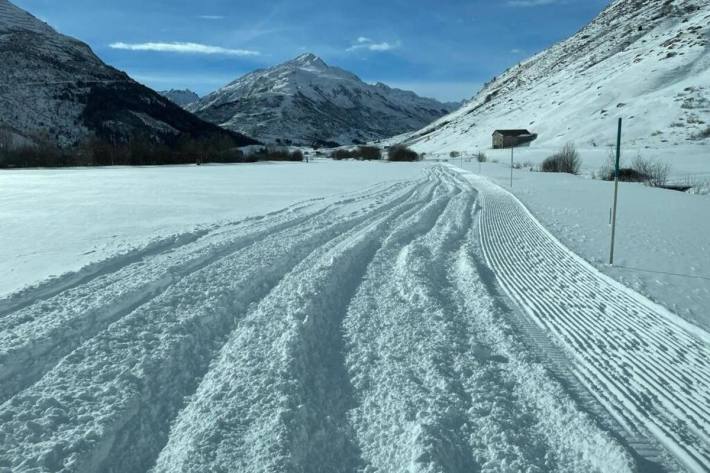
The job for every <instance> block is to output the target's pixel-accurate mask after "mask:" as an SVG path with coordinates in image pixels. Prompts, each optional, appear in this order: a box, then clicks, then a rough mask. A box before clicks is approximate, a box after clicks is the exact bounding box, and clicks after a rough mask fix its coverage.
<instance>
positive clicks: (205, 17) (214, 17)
mask: <svg viewBox="0 0 710 473" xmlns="http://www.w3.org/2000/svg"><path fill="white" fill-rule="evenodd" d="M197 18H199V19H201V20H224V19H225V18H226V17H224V16H222V15H200V16H198V17H197Z"/></svg>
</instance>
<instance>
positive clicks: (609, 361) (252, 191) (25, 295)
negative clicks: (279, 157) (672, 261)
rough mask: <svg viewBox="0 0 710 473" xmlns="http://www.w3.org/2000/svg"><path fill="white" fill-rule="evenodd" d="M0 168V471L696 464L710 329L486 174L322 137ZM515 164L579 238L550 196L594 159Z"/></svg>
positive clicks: (519, 184) (588, 216) (581, 224)
mask: <svg viewBox="0 0 710 473" xmlns="http://www.w3.org/2000/svg"><path fill="white" fill-rule="evenodd" d="M464 167H466V166H464ZM486 167H487V169H486V171H487V172H488V175H493V176H497V177H502V174H504V172H505V169H504V167H503V166H502V165H495V164H488V165H486ZM13 179H17V181H13ZM572 179H575V180H574V181H572ZM494 180H495V178H494ZM0 185H1V186H0V188H1V189H3V192H2V199H3V202H2V204H3V205H2V212H4V213H3V214H2V219H3V221H5V220H6V219H9V218H11V217H12V218H13V219H14V220H13V222H16V223H13V225H10V226H9V227H10V228H11V229H12V230H11V231H12V233H11V234H9V235H6V234H5V233H4V232H3V234H2V238H3V239H4V241H2V243H3V246H2V251H3V255H2V256H3V259H2V263H1V264H2V265H4V267H3V268H2V274H11V275H14V276H13V277H14V278H15V279H13V280H12V282H11V283H7V282H6V281H5V279H4V280H3V287H4V291H5V293H6V294H7V293H8V292H11V291H13V290H15V289H17V288H20V287H25V286H27V285H28V284H35V286H33V287H29V288H26V289H25V290H24V291H21V292H18V293H15V294H14V295H10V296H5V298H4V299H0V471H1V472H3V473H5V472H12V473H16V472H24V471H38V472H40V471H41V472H44V471H46V472H49V471H67V472H69V471H71V472H95V471H112V472H147V471H151V472H162V471H164V472H176V471H184V472H204V471H255V472H256V471H303V472H318V471H323V472H334V471H341V472H356V471H362V472H364V471H367V472H376V471H379V472H395V471H409V472H452V473H453V472H456V473H464V472H470V471H481V472H499V471H527V472H557V471H560V472H562V471H564V472H579V471H598V472H617V471H618V472H625V471H628V472H634V471H636V472H646V471H669V472H675V471H686V470H687V471H693V472H707V471H710V470H709V469H708V464H710V448H709V445H710V441H709V440H710V434H709V432H710V378H708V372H709V370H708V368H709V366H710V361H709V360H710V345H709V343H710V335H708V333H707V332H706V331H704V330H702V329H701V328H699V327H697V326H693V325H690V324H688V323H687V322H686V321H685V320H683V319H681V318H680V317H679V316H682V317H684V318H685V319H692V317H691V316H690V315H688V314H689V313H681V311H680V310H676V309H675V308H671V309H672V311H668V310H666V309H664V308H662V307H660V306H658V305H656V304H654V303H653V302H651V301H649V300H648V299H646V298H645V297H643V296H641V295H639V294H637V293H636V292H634V290H633V289H629V288H627V287H625V286H622V285H620V284H618V283H617V282H615V281H613V280H611V279H609V278H607V277H606V276H605V275H604V274H602V273H600V272H599V271H598V270H597V269H595V268H594V267H592V266H591V265H589V264H587V263H585V262H584V261H583V260H582V259H581V258H579V257H577V256H576V255H574V254H573V253H572V252H571V251H569V250H568V249H567V248H565V247H564V246H562V245H561V244H560V243H559V242H558V241H557V240H556V239H555V238H554V237H553V236H552V235H551V234H549V233H548V232H547V231H546V230H545V229H544V228H543V227H542V226H541V225H540V224H539V223H538V222H537V220H535V218H534V217H533V216H532V214H530V213H528V212H527V211H526V210H525V208H524V207H523V206H522V205H521V204H520V203H519V202H518V201H517V200H516V199H515V198H514V197H513V196H512V195H511V194H509V193H507V192H505V191H503V190H501V188H500V187H498V186H496V185H494V184H492V183H491V182H490V181H489V180H487V179H485V178H481V177H478V176H475V175H474V174H471V173H462V172H461V171H459V170H455V169H453V168H450V167H446V166H436V165H434V164H433V163H420V164H414V165H411V164H401V165H395V164H385V163H352V162H351V163H348V162H340V163H338V162H325V161H324V162H316V163H313V164H310V165H305V164H287V165H254V166H206V167H202V168H196V167H175V168H161V169H152V168H143V169H120V168H118V169H92V170H62V171H37V170H28V171H21V172H14V173H6V174H2V175H0ZM515 185H516V187H515V189H516V190H515V192H516V193H517V194H518V195H519V197H520V198H521V199H523V201H524V202H525V203H526V204H527V205H528V206H529V207H530V208H531V209H532V211H533V213H535V214H536V215H538V216H539V217H540V219H541V220H542V221H543V222H544V223H545V225H546V226H548V228H550V229H551V230H552V231H553V232H554V233H555V234H557V235H558V236H559V237H560V238H561V239H562V240H563V241H564V242H565V243H568V244H571V246H573V247H574V248H575V249H576V250H578V251H580V253H581V254H582V255H583V256H585V257H588V256H587V254H586V253H585V251H591V249H592V248H594V245H591V244H590V245H585V244H581V243H579V244H578V245H577V246H576V247H575V246H574V245H575V242H576V241H582V242H583V241H584V240H581V239H579V236H580V235H584V234H587V235H588V236H589V238H590V239H591V238H592V237H594V238H597V237H596V236H594V235H595V234H594V233H586V232H587V231H590V232H591V231H592V230H589V228H591V225H590V224H589V223H588V222H593V221H594V220H595V218H596V217H594V216H595V215H597V214H599V213H602V214H605V215H606V213H605V212H606V211H605V212H601V210H599V211H595V210H593V209H591V210H590V209H589V208H587V207H581V210H577V213H575V212H573V211H571V210H567V211H565V210H564V207H559V206H555V205H553V204H555V200H554V199H553V198H552V197H551V196H554V195H555V193H556V195H557V200H566V205H568V209H569V208H573V207H574V206H575V202H576V201H575V199H567V196H568V195H569V194H570V192H569V190H570V188H573V189H580V191H581V192H585V193H587V192H589V193H593V192H597V191H596V190H595V187H594V186H595V185H596V183H595V182H594V181H590V180H584V179H581V178H573V177H564V176H554V179H553V177H549V176H543V175H540V174H532V173H527V172H526V173H525V174H523V173H522V172H518V173H517V175H516V182H515ZM599 185H601V184H599ZM13 186H14V187H13ZM607 187H608V186H607ZM126 189H128V191H126ZM604 190H605V191H606V190H608V189H606V188H605V189H604ZM622 190H623V192H624V193H625V194H626V193H628V194H629V195H632V193H633V192H638V193H639V197H638V198H634V199H628V201H629V202H636V203H637V205H638V203H639V202H640V203H645V202H647V201H650V202H653V199H654V198H655V197H652V196H654V195H655V194H654V192H656V191H654V190H652V189H646V188H642V187H640V188H639V189H638V190H637V191H634V190H631V188H627V187H626V186H625V187H624V188H623V189H622ZM561 195H564V196H565V197H564V198H561V197H560V196H561ZM594 195H598V196H601V195H602V191H601V190H599V191H598V194H594ZM673 195H674V196H677V197H676V198H678V199H681V198H687V199H697V200H696V201H697V202H702V203H704V207H703V206H702V205H700V204H699V205H698V206H697V210H698V211H699V212H702V211H703V209H706V208H707V199H708V198H707V197H704V196H687V195H682V194H673ZM599 198H600V199H601V197H599ZM659 198H660V197H659ZM536 199H537V200H536ZM647 199H651V200H647ZM662 199H663V200H662V202H664V203H665V202H666V201H665V196H663V197H662ZM587 200H589V199H588V198H587V197H585V198H582V197H580V202H582V201H583V202H586V201H587ZM688 202H691V200H687V201H684V200H683V201H680V203H678V204H673V205H679V206H682V207H683V208H684V209H686V210H687V209H696V207H693V205H694V204H691V203H688ZM693 202H695V201H693ZM579 205H582V203H579ZM604 205H606V208H607V209H608V205H607V204H604ZM536 206H537V207H536ZM666 208H668V209H673V208H676V207H673V206H670V207H659V209H666ZM607 211H608V210H607ZM661 211H662V210H658V212H661ZM705 211H706V210H705ZM595 212H596V213H595ZM686 214H687V212H686ZM703 215H705V214H700V217H698V220H701V219H702V218H703ZM583 217H584V218H583ZM639 218H640V219H642V218H643V217H642V216H639ZM679 218H680V217H679ZM683 218H685V217H683ZM546 219H547V221H546ZM45 220H48V222H45ZM8 221H9V220H8ZM622 221H626V222H629V223H628V224H631V223H632V222H634V221H635V220H633V219H631V218H626V219H621V220H620V222H622ZM705 222H707V219H706V220H705ZM606 223H607V222H606V221H604V222H603V224H602V225H601V228H603V229H606V228H605V226H606ZM676 224H678V223H677V222H674V223H673V225H676ZM705 224H706V223H705ZM575 225H577V226H578V227H575ZM670 226H671V225H669V227H670ZM5 227H6V225H3V228H5ZM643 228H645V227H643ZM684 231H685V232H686V233H685V236H684V238H685V240H683V239H680V240H679V241H678V242H677V245H683V244H686V243H687V244H692V245H693V246H694V247H699V246H700V245H702V244H703V243H702V242H704V241H705V240H702V241H701V240H695V238H696V236H695V234H693V233H692V232H691V231H689V230H687V228H684ZM622 233H623V227H622ZM171 235H172V236H171ZM600 235H601V234H600ZM705 235H707V233H705ZM599 238H601V236H599ZM94 240H97V241H101V243H100V244H98V245H96V244H95V243H94ZM567 240H569V242H568V241H567ZM642 241H643V242H644V243H643V244H644V245H646V246H647V247H648V246H649V245H651V244H652V242H653V238H647V239H645V240H642ZM671 243H673V242H670V243H668V244H671ZM8 244H14V245H16V246H15V248H20V250H17V251H15V252H13V250H8V248H7V245H8ZM673 244H675V243H673ZM600 246H604V247H605V245H602V244H601V243H600ZM674 248H675V249H674V250H671V249H667V250H668V251H669V252H670V251H679V250H678V248H677V246H676V247H674ZM91 251H94V253H90V252H91ZM638 251H639V253H633V254H634V257H640V256H639V255H640V252H641V250H638ZM15 253H24V256H23V255H22V254H20V255H18V254H15ZM599 253H600V255H603V254H604V251H603V250H600V251H599ZM627 254H629V255H630V254H631V252H629V251H628V247H624V246H623V245H622V246H620V247H619V255H620V258H631V256H627ZM659 254H661V255H663V254H664V253H662V252H659ZM669 254H670V253H669ZM678 254H680V253H678ZM602 257H603V256H600V257H599V258H602ZM679 258H691V256H688V255H687V254H685V253H683V254H682V255H681V256H679ZM697 258H698V259H697V261H696V263H695V264H696V265H697V266H698V267H701V265H703V264H704V263H703V262H704V261H705V260H703V259H702V258H707V256H706V255H702V254H700V253H697ZM588 259H590V260H592V262H593V263H599V262H598V261H597V260H595V259H594V257H591V258H590V257H588ZM43 260H46V264H47V265H48V267H47V268H45V267H44V266H43ZM620 261H621V259H620ZM654 261H655V262H659V261H662V257H660V256H659V257H657V258H656V259H655V260H654ZM24 262H29V263H30V264H31V267H30V269H24V268H23V263H24ZM89 262H93V264H92V265H91V266H90V267H89V268H85V269H84V270H82V271H79V272H78V273H76V274H74V275H69V276H60V277H58V278H55V279H51V280H45V279H46V277H47V276H48V275H49V274H52V273H55V274H59V273H62V272H66V271H69V270H77V269H80V268H81V267H82V266H83V265H85V264H86V263H89ZM629 262H630V263H629V264H635V263H636V261H635V260H633V259H630V260H629ZM49 265H51V266H49ZM705 267H707V266H705ZM10 268H14V272H10ZM625 274H626V273H621V272H620V273H618V274H616V273H613V274H611V275H612V276H614V277H619V278H620V279H622V280H623V278H624V277H626V276H624V275H625ZM15 276H17V277H15ZM42 280H44V281H42ZM685 280H686V279H683V281H685ZM38 282H39V283H38ZM37 283H38V284H37ZM687 287H690V286H687ZM698 287H700V286H698ZM641 289H649V291H648V292H649V293H651V294H662V293H661V292H654V290H655V289H654V290H650V289H651V288H650V287H649V288H641ZM705 289H707V288H706V287H705ZM688 292H692V291H688ZM704 294H705V295H703V293H702V292H701V293H700V296H699V297H700V298H701V299H702V297H706V296H707V294H706V293H704ZM659 299H662V297H660V296H659ZM701 299H699V300H701ZM675 300H676V301H678V302H679V304H681V305H682V307H680V308H682V309H686V308H688V307H690V306H691V305H692V304H693V303H695V302H694V301H695V299H692V298H688V299H683V298H681V297H679V298H677V299H675ZM674 312H675V313H674ZM698 314H699V313H697V314H696V315H698ZM698 320H700V317H698Z"/></svg>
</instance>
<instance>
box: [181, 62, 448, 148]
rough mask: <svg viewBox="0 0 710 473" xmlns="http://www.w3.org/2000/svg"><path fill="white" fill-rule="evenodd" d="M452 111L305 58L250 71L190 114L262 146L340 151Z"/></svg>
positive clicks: (200, 103)
mask: <svg viewBox="0 0 710 473" xmlns="http://www.w3.org/2000/svg"><path fill="white" fill-rule="evenodd" d="M452 107H453V105H452V104H443V103H441V102H438V101H436V100H434V99H427V98H422V97H419V96H417V95H416V94H415V93H414V92H409V91H403V90H399V89H394V88H390V87H389V86H385V85H384V84H381V83H380V84H379V85H371V84H367V83H365V82H363V81H362V80H361V79H360V78H359V77H358V76H357V75H355V74H353V73H351V72H349V71H346V70H344V69H341V68H339V67H335V66H330V65H328V64H326V63H325V61H323V59H321V58H320V57H318V56H317V55H315V54H313V53H305V54H301V55H299V56H297V57H296V58H294V59H291V60H289V61H286V62H285V63H282V64H279V65H277V66H274V67H270V68H266V69H258V70H256V71H253V72H250V73H248V74H246V75H244V76H242V77H240V78H238V79H236V80H234V81H232V82H230V83H229V84H227V85H225V86H224V87H222V88H220V89H219V90H217V91H215V92H213V93H211V94H208V95H207V96H205V97H203V98H202V99H200V100H199V101H198V102H196V103H193V104H190V105H189V106H188V110H190V111H192V112H194V113H196V114H197V115H198V116H199V117H201V118H203V119H205V120H207V121H210V122H212V123H215V124H219V125H221V126H223V127H225V128H227V129H231V130H234V131H239V132H241V133H245V134H248V135H250V136H255V137H258V138H259V139H261V140H264V141H267V142H274V141H277V142H278V141H281V140H285V141H286V142H288V143H294V144H330V145H338V144H351V143H362V142H367V141H371V140H373V139H379V138H385V137H387V136H392V135H396V134H400V133H402V132H405V131H411V130H415V129H418V128H420V127H421V126H423V125H424V124H427V123H430V122H431V121H433V120H435V119H436V118H438V117H440V116H442V115H444V114H446V113H448V112H449V111H451V109H452Z"/></svg>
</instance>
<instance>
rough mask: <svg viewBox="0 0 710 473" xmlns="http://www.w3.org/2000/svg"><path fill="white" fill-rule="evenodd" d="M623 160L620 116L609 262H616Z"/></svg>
mask: <svg viewBox="0 0 710 473" xmlns="http://www.w3.org/2000/svg"><path fill="white" fill-rule="evenodd" d="M620 161H621V118H619V130H618V132H617V135H616V165H615V166H614V207H612V211H611V251H610V253H609V264H610V265H613V264H614V244H615V240H616V209H617V205H618V203H619V163H620Z"/></svg>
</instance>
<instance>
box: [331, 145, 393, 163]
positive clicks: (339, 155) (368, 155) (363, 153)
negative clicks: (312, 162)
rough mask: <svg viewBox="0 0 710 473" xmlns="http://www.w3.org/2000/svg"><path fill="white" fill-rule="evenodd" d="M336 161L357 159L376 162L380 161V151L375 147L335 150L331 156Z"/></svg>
mask: <svg viewBox="0 0 710 473" xmlns="http://www.w3.org/2000/svg"><path fill="white" fill-rule="evenodd" d="M331 158H333V159H335V160H336V161H342V160H344V159H357V160H359V161H378V160H380V159H382V151H381V150H380V148H378V147H376V146H358V147H357V148H354V149H336V150H335V151H333V153H332V154H331Z"/></svg>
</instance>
